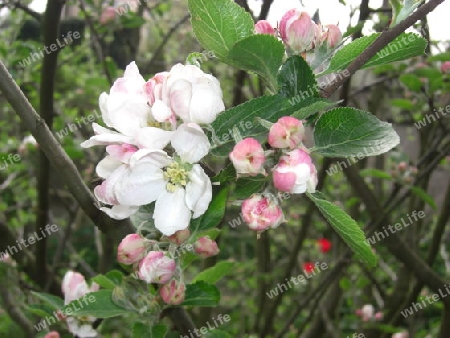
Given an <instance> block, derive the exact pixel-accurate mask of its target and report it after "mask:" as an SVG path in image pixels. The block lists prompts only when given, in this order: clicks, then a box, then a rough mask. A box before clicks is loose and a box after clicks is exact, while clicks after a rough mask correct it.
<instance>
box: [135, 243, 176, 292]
mask: <svg viewBox="0 0 450 338" xmlns="http://www.w3.org/2000/svg"><path fill="white" fill-rule="evenodd" d="M175 269H176V263H175V261H174V260H173V259H172V258H169V257H167V256H165V255H164V253H163V252H161V251H150V252H149V253H148V254H147V256H145V258H144V259H143V260H142V261H141V263H140V264H139V278H140V279H142V280H144V281H145V282H147V283H148V284H150V283H158V284H165V283H167V282H168V281H169V280H170V279H171V278H172V277H173V274H174V273H175Z"/></svg>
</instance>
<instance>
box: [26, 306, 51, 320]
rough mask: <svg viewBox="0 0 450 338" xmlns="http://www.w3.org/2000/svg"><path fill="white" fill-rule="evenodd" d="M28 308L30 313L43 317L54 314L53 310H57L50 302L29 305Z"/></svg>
mask: <svg viewBox="0 0 450 338" xmlns="http://www.w3.org/2000/svg"><path fill="white" fill-rule="evenodd" d="M27 310H28V311H29V312H30V313H32V314H35V315H36V316H39V317H41V318H45V317H47V316H48V317H51V316H53V315H54V314H53V312H54V311H55V309H53V307H51V306H49V305H48V304H33V305H28V306H27Z"/></svg>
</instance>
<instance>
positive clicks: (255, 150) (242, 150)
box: [229, 137, 266, 176]
mask: <svg viewBox="0 0 450 338" xmlns="http://www.w3.org/2000/svg"><path fill="white" fill-rule="evenodd" d="M229 157H230V160H231V162H233V166H234V168H235V169H236V172H237V174H238V175H239V176H242V175H249V176H256V175H257V174H265V170H264V168H263V164H264V162H265V160H266V157H265V155H264V149H263V148H262V146H261V144H260V143H259V142H258V141H257V140H255V139H254V138H251V137H250V138H246V139H243V140H242V141H240V142H238V143H237V144H236V145H235V146H234V148H233V151H232V152H231V153H230V155H229Z"/></svg>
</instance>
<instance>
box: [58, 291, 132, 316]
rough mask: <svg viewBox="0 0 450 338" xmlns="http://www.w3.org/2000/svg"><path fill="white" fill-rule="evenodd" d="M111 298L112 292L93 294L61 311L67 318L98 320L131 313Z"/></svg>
mask: <svg viewBox="0 0 450 338" xmlns="http://www.w3.org/2000/svg"><path fill="white" fill-rule="evenodd" d="M111 296H112V291H111V290H100V291H97V292H91V293H88V294H87V295H85V296H84V297H82V298H80V299H78V300H74V301H73V302H71V303H69V304H68V305H66V306H65V307H64V308H63V309H62V310H61V311H62V312H63V314H65V315H66V316H71V317H84V316H93V317H96V318H110V317H116V316H120V315H124V314H127V313H129V311H127V310H125V309H122V308H121V307H119V306H117V305H116V304H114V302H113V301H112V299H111Z"/></svg>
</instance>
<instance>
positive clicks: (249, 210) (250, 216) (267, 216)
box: [242, 194, 284, 231]
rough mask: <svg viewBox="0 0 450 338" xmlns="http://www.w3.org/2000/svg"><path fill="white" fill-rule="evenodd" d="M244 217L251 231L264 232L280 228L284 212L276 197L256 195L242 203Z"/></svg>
mask: <svg viewBox="0 0 450 338" xmlns="http://www.w3.org/2000/svg"><path fill="white" fill-rule="evenodd" d="M242 217H243V219H244V221H245V223H247V224H248V226H249V228H250V229H251V230H255V231H264V230H267V229H269V228H276V227H278V226H279V225H280V224H281V223H282V222H283V221H284V216H283V211H282V210H281V208H280V205H279V204H278V202H277V200H276V198H275V196H273V195H270V194H254V195H252V196H251V197H250V198H249V199H246V200H245V201H244V202H243V203H242Z"/></svg>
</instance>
